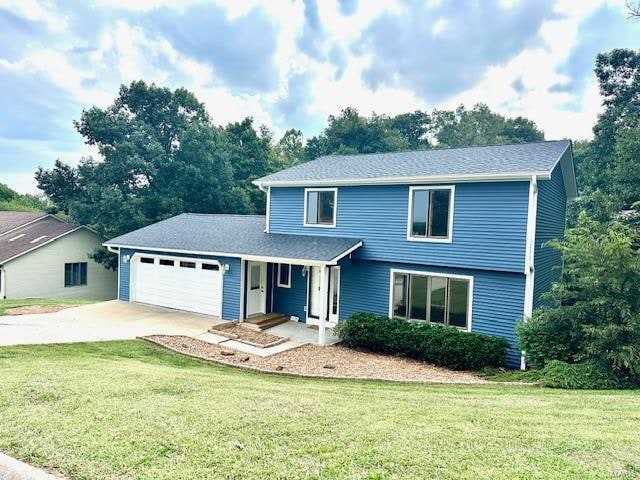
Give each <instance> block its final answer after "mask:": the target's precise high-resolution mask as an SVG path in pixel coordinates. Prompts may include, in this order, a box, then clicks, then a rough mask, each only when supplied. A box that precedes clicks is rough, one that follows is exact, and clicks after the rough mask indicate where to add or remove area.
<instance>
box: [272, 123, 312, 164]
mask: <svg viewBox="0 0 640 480" xmlns="http://www.w3.org/2000/svg"><path fill="white" fill-rule="evenodd" d="M304 160H305V156H304V136H303V135H302V132H301V131H300V130H297V129H295V128H290V129H289V130H287V131H286V132H284V135H282V138H280V140H278V143H277V144H276V145H275V152H274V155H273V164H272V165H271V167H270V170H271V171H273V172H277V171H279V170H284V169H285V168H290V167H294V166H296V165H298V164H300V163H302V162H304Z"/></svg>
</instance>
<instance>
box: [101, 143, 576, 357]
mask: <svg viewBox="0 0 640 480" xmlns="http://www.w3.org/2000/svg"><path fill="white" fill-rule="evenodd" d="M254 184H255V185H256V186H257V187H258V188H260V189H262V190H263V191H265V192H266V195H267V205H266V216H243V215H207V214H183V215H178V216H176V217H173V218H170V219H168V220H164V221H162V222H158V223H156V224H153V225H150V226H148V227H145V228H142V229H140V230H136V231H134V232H131V233H128V234H125V235H122V236H120V237H117V238H114V239H112V240H110V241H108V242H106V244H105V245H107V246H108V247H109V248H110V249H111V250H112V251H117V252H118V254H119V266H120V268H119V298H120V299H121V300H127V301H136V302H143V303H150V304H156V305H162V306H165V307H170V308H176V309H181V310H188V311H195V312H200V313H205V314H211V315H216V316H219V317H221V318H223V319H230V320H231V319H234V320H235V319H240V320H243V319H247V318H251V317H253V316H255V315H262V314H265V313H269V312H278V313H281V314H283V315H286V316H287V317H290V318H291V319H292V320H295V321H299V322H306V323H309V324H316V325H318V327H319V328H318V341H319V343H323V342H324V339H325V329H326V328H331V327H332V326H333V325H335V324H336V323H337V322H339V321H341V320H344V319H346V318H347V317H349V315H351V314H353V313H355V312H360V311H367V312H376V313H381V314H385V315H389V316H395V317H401V318H406V319H407V320H408V321H421V322H430V323H432V324H437V325H449V326H451V327H456V328H460V329H463V330H467V331H473V332H482V333H486V334H489V335H498V336H502V337H505V338H507V339H508V340H509V342H510V343H511V344H512V345H513V348H512V349H511V350H510V351H509V354H508V364H509V365H510V366H512V367H518V366H520V365H521V354H520V352H519V351H518V350H517V349H516V348H515V326H516V323H517V322H518V320H520V319H522V318H523V317H527V316H529V315H531V312H532V310H533V309H534V308H535V307H537V306H539V305H540V304H541V303H542V302H543V299H542V298H541V296H542V294H543V293H544V292H546V291H547V290H548V289H549V288H550V286H551V284H552V283H553V281H554V280H556V279H557V278H558V276H559V275H560V273H561V271H560V270H561V259H560V257H559V254H558V252H557V251H555V250H553V249H550V248H548V247H546V246H545V243H546V242H547V241H548V240H550V239H553V238H558V237H561V236H562V235H563V232H564V227H565V210H566V204H567V201H568V200H571V199H573V198H575V196H576V179H575V172H574V164H573V157H572V151H571V142H570V141H568V140H561V141H550V142H538V143H529V144H518V145H499V146H483V147H469V148H456V149H442V150H421V151H413V152H400V153H382V154H371V155H332V156H326V157H321V158H318V159H317V160H314V161H311V162H308V163H304V164H301V165H298V166H296V167H293V168H290V169H287V170H284V171H281V172H278V173H275V174H272V175H269V176H266V177H263V178H260V179H258V180H256V181H255V182H254Z"/></svg>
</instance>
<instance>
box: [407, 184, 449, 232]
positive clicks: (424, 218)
mask: <svg viewBox="0 0 640 480" xmlns="http://www.w3.org/2000/svg"><path fill="white" fill-rule="evenodd" d="M454 192H455V187H453V186H450V187H411V188H409V218H408V226H407V239H409V240H418V241H424V242H451V231H452V229H453V195H454Z"/></svg>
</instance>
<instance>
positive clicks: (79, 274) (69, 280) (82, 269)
mask: <svg viewBox="0 0 640 480" xmlns="http://www.w3.org/2000/svg"><path fill="white" fill-rule="evenodd" d="M86 284H87V262H80V263H65V264H64V286H65V287H77V286H79V285H86Z"/></svg>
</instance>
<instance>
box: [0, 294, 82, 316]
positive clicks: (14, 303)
mask: <svg viewBox="0 0 640 480" xmlns="http://www.w3.org/2000/svg"><path fill="white" fill-rule="evenodd" d="M85 303H94V302H93V301H90V300H78V299H71V298H64V299H60V298H58V299H55V298H21V299H15V300H0V315H4V314H5V310H7V309H9V308H18V307H33V306H36V305H37V306H42V307H44V306H48V305H84V304H85Z"/></svg>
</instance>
